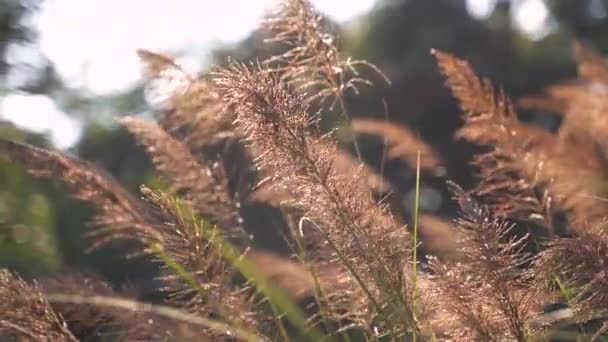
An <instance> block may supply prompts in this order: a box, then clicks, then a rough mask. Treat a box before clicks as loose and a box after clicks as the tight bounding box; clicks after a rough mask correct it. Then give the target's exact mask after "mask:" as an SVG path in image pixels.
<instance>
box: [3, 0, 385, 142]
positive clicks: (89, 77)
mask: <svg viewBox="0 0 608 342" xmlns="http://www.w3.org/2000/svg"><path fill="white" fill-rule="evenodd" d="M375 2H376V0H312V3H313V4H314V5H315V6H316V8H317V9H318V10H320V11H321V12H323V13H325V14H327V15H328V16H330V17H331V18H332V19H334V20H337V21H345V20H348V19H351V18H353V17H355V16H359V15H362V14H364V13H365V12H367V11H369V10H370V9H371V8H372V6H373V5H374V3H375ZM276 3H277V2H276V0H126V1H125V0H86V1H84V0H47V1H45V2H43V4H42V10H41V12H40V13H39V14H38V15H35V16H33V17H32V18H30V20H31V21H32V23H33V25H34V26H35V28H36V29H37V30H38V32H39V44H40V50H41V52H42V53H43V54H44V56H46V57H47V58H48V59H49V60H50V61H51V62H52V63H53V64H54V66H55V69H56V71H57V73H58V75H59V77H61V79H62V80H63V82H64V83H65V84H66V85H67V86H68V87H71V88H76V89H82V90H84V91H86V92H88V93H89V94H88V95H93V96H95V95H111V94H114V93H119V92H121V91H125V90H128V89H129V88H131V87H133V86H135V85H136V84H137V82H138V81H139V77H140V74H139V72H140V64H139V60H138V58H137V55H136V54H135V50H136V49H138V48H144V49H148V50H152V51H157V52H165V53H173V54H175V53H177V54H180V55H181V56H180V57H179V58H178V59H177V60H178V62H181V61H185V62H186V67H187V68H188V69H189V70H191V71H193V72H198V71H200V70H201V69H202V68H203V67H204V66H205V63H207V61H208V60H209V57H210V52H211V49H212V48H213V47H214V45H217V44H221V43H235V42H238V41H239V40H241V39H244V38H245V37H247V35H248V34H249V33H250V32H251V31H252V30H253V29H254V28H255V27H256V26H257V25H258V24H259V20H260V19H261V18H262V16H263V15H264V13H266V12H267V11H268V10H269V9H271V7H272V6H274V5H275V4H276ZM15 51H17V52H18V50H15ZM14 55H15V58H17V57H18V56H17V54H16V53H15V54H14ZM16 76H19V75H16ZM18 81H20V79H19V78H18V77H17V78H16V80H15V82H14V83H19V82H18ZM1 110H2V113H1V114H2V117H4V118H5V119H8V120H10V121H13V122H14V123H15V124H17V125H18V126H20V127H23V128H25V129H30V130H32V131H35V132H49V133H50V135H51V139H52V141H53V143H54V144H55V145H56V146H57V147H58V148H68V147H70V146H71V145H73V144H75V143H76V142H77V141H78V139H79V137H80V134H81V131H80V130H81V125H80V124H79V123H78V122H76V121H74V120H73V119H71V118H70V117H68V116H67V115H65V114H64V113H62V112H61V111H60V110H58V108H57V106H56V105H55V104H54V102H53V101H52V100H51V99H50V98H48V97H45V96H27V95H10V96H7V97H6V98H4V99H3V100H2V103H1Z"/></svg>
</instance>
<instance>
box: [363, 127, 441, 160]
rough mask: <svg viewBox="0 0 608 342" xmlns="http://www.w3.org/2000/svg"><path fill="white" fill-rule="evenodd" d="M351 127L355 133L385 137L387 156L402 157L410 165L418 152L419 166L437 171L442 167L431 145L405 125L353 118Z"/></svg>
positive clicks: (390, 157)
mask: <svg viewBox="0 0 608 342" xmlns="http://www.w3.org/2000/svg"><path fill="white" fill-rule="evenodd" d="M352 129H353V131H354V132H355V133H357V134H375V135H379V136H382V137H384V138H386V140H387V143H388V152H387V154H386V155H387V157H388V158H389V159H397V158H399V159H403V160H404V161H406V162H407V163H408V164H409V165H410V166H412V167H413V166H415V165H416V162H417V158H418V152H420V168H421V169H422V170H428V171H437V169H438V168H441V167H442V162H441V158H440V157H439V155H438V154H437V152H436V151H434V150H433V148H432V147H431V146H429V145H428V144H427V143H425V142H424V141H422V140H421V139H420V138H419V137H417V136H416V134H415V133H414V132H413V131H412V130H411V129H410V128H409V127H407V126H401V125H398V124H396V123H391V122H388V121H385V120H376V119H353V121H352Z"/></svg>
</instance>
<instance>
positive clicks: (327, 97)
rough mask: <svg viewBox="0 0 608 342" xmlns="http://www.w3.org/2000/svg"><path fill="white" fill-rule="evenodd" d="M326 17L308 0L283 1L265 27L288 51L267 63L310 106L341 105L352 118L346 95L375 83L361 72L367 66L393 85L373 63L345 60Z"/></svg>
mask: <svg viewBox="0 0 608 342" xmlns="http://www.w3.org/2000/svg"><path fill="white" fill-rule="evenodd" d="M323 26H324V24H323V18H322V17H321V16H320V15H319V14H318V13H316V11H315V10H314V9H313V7H312V5H311V4H310V2H308V1H306V0H289V1H283V2H282V3H281V4H280V6H279V8H278V9H277V10H276V11H275V12H274V13H272V15H271V16H270V18H269V19H267V20H266V21H265V23H264V25H263V27H264V28H265V29H267V30H269V31H270V33H271V34H272V38H269V39H268V40H267V41H268V42H272V43H279V44H280V45H282V46H286V47H287V48H288V49H287V51H286V52H285V53H283V54H281V55H278V56H273V57H272V58H270V59H269V60H268V61H266V62H265V63H267V64H268V65H270V66H271V67H272V68H273V70H276V71H279V72H281V74H282V79H283V80H284V81H286V82H288V83H290V84H292V85H294V87H295V90H296V91H297V92H298V93H300V94H304V98H303V100H304V101H305V102H306V103H312V102H317V101H318V103H319V104H320V105H321V106H323V105H324V104H325V103H329V108H330V109H333V108H334V107H335V106H336V104H338V105H339V110H340V113H342V114H343V115H345V116H346V117H348V109H347V108H346V103H345V99H344V92H345V91H348V90H352V91H354V92H355V93H356V94H358V93H359V87H361V86H372V85H373V82H371V81H370V80H369V79H367V78H364V77H361V76H360V72H359V71H358V69H359V68H360V67H367V68H368V69H369V70H371V71H372V72H373V73H374V74H375V75H376V76H377V77H380V78H381V79H383V80H384V81H385V82H386V83H390V81H389V80H388V78H387V77H386V76H385V75H384V74H383V73H382V72H381V71H380V70H379V69H378V68H377V67H376V66H375V65H373V64H371V63H369V62H367V61H362V60H351V59H347V60H341V59H340V56H339V51H338V49H337V47H336V43H335V40H336V37H334V36H333V35H332V34H330V33H328V32H326V31H325V30H324V27H323Z"/></svg>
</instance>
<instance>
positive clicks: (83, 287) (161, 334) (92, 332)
mask: <svg viewBox="0 0 608 342" xmlns="http://www.w3.org/2000/svg"><path fill="white" fill-rule="evenodd" d="M41 287H42V289H43V290H44V293H45V294H49V293H65V294H70V295H79V296H109V297H116V296H117V294H116V293H115V291H114V290H113V289H112V287H111V286H110V285H109V284H108V283H106V282H104V281H103V280H101V279H98V278H97V277H95V276H93V275H91V276H85V275H83V274H80V273H74V272H63V273H61V274H57V275H53V276H51V277H48V278H46V279H43V280H41ZM51 305H52V307H53V309H54V310H56V312H57V313H59V314H60V315H61V317H63V319H64V320H65V322H66V324H67V326H68V327H69V329H70V331H72V332H73V333H74V335H76V336H77V337H78V338H79V339H80V340H91V339H95V338H101V337H105V338H115V339H117V340H119V341H142V342H143V341H152V340H162V339H165V338H168V337H169V336H171V335H172V334H173V332H172V331H174V330H176V329H173V327H172V326H171V325H170V324H169V322H166V321H162V320H159V319H153V318H152V317H149V316H147V315H145V314H142V313H140V312H125V311H124V310H121V309H116V308H108V307H103V306H95V305H75V304H70V303H54V302H51Z"/></svg>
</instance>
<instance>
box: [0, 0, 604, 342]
mask: <svg viewBox="0 0 608 342" xmlns="http://www.w3.org/2000/svg"><path fill="white" fill-rule="evenodd" d="M261 30H264V31H265V32H266V33H267V34H268V35H269V37H270V38H269V39H268V43H269V44H272V47H273V51H275V55H274V56H271V57H270V58H268V59H266V60H258V61H257V62H255V63H251V62H237V61H228V62H227V63H226V64H225V65H223V66H218V67H216V68H214V69H212V70H211V71H210V72H209V74H207V75H204V76H202V77H194V76H192V75H189V74H188V73H187V72H185V71H184V70H183V69H182V68H181V67H180V66H179V65H178V64H176V63H175V62H174V61H173V60H172V59H171V58H169V57H166V56H162V55H159V54H156V53H152V52H149V51H143V50H141V51H139V56H140V58H141V61H142V65H143V80H144V84H145V95H146V100H147V102H148V104H149V106H150V110H151V111H153V112H154V113H156V114H157V120H156V121H149V120H145V119H143V118H140V117H133V116H132V117H124V118H122V119H121V120H120V124H121V125H123V126H124V127H125V128H126V129H127V130H128V131H129V132H130V133H131V134H132V135H133V136H134V137H135V139H136V141H137V142H138V143H139V144H141V145H142V146H143V147H144V148H145V150H146V151H147V153H148V154H149V156H150V158H151V160H152V162H153V164H154V166H155V169H156V171H157V172H158V174H159V175H160V176H162V178H163V179H164V181H165V182H166V184H168V188H167V189H164V190H161V189H150V188H148V187H145V186H142V187H141V191H140V193H139V194H138V195H135V194H132V193H130V192H129V191H127V190H126V189H125V188H124V187H123V186H122V185H121V184H119V183H118V182H117V181H116V180H115V179H114V178H113V177H112V176H111V175H109V174H108V173H106V172H104V170H102V169H100V168H98V167H96V166H95V165H93V164H92V163H89V162H86V161H83V160H78V159H76V158H73V157H71V156H68V155H66V154H63V153H60V152H55V151H49V150H45V149H41V148H37V147H33V146H30V145H25V144H20V143H16V142H12V141H6V140H1V141H0V150H1V151H2V152H3V153H4V154H5V155H7V156H8V157H9V158H11V159H12V160H14V161H15V162H19V163H21V164H22V165H23V166H24V167H25V168H26V169H27V171H28V172H29V173H30V174H32V175H34V176H37V177H45V178H50V179H53V180H56V181H59V182H62V183H64V184H66V185H67V186H68V188H69V189H70V190H71V192H72V194H73V195H74V197H75V198H77V199H79V200H82V201H86V202H89V203H90V204H92V205H93V206H94V207H95V208H96V209H97V211H96V216H95V217H94V219H93V222H92V223H93V225H94V228H93V229H92V231H91V232H90V233H89V234H88V238H89V241H90V242H91V244H90V246H87V247H88V248H90V249H97V248H103V247H104V246H105V245H107V244H112V243H115V242H116V241H119V240H126V241H131V242H133V243H132V244H131V246H135V249H136V250H134V251H133V254H134V255H136V256H138V257H141V258H145V260H149V261H150V262H152V263H156V264H157V265H159V267H160V273H159V276H158V283H157V284H156V285H157V286H158V288H157V289H156V290H157V291H158V292H159V293H162V302H154V303H148V302H145V301H143V300H141V299H140V298H137V296H133V295H132V294H131V295H130V294H128V293H121V292H119V291H116V290H115V289H113V288H112V287H110V286H109V285H108V284H106V283H105V282H104V281H103V280H102V279H99V278H98V277H97V276H95V275H91V274H86V275H85V274H79V273H76V272H72V273H66V274H60V275H57V276H54V277H51V278H45V279H39V280H38V281H36V282H31V283H28V282H26V281H24V280H22V279H21V278H20V277H19V275H17V274H15V273H12V272H10V271H1V272H0V337H2V339H3V340H4V338H8V339H9V340H40V341H47V340H49V341H63V340H74V341H77V340H82V341H85V340H86V341H92V340H125V341H135V340H141V341H149V340H196V341H199V340H214V341H215V340H222V341H231V340H251V341H253V340H269V341H280V340H285V341H287V340H309V341H317V340H325V341H367V340H370V341H379V340H382V341H385V340H386V341H393V340H412V341H416V340H425V341H426V340H430V341H433V340H437V341H439V340H441V341H443V340H455V341H511V340H513V341H537V340H539V341H545V340H547V341H548V340H556V341H558V340H559V341H564V340H572V341H575V340H590V339H597V340H601V339H602V337H603V336H604V335H605V333H606V332H608V233H606V230H605V229H604V220H605V218H606V217H607V216H608V201H606V200H605V199H604V198H606V195H607V194H606V192H608V188H607V187H606V184H608V183H607V181H608V176H606V171H607V170H606V168H605V167H606V165H608V164H607V163H606V161H607V160H606V155H607V153H608V150H607V149H608V144H607V143H605V142H604V141H608V139H607V138H608V121H607V119H606V118H604V117H603V115H608V65H607V64H605V63H604V61H603V59H602V58H601V57H600V56H598V55H597V54H596V53H595V52H594V51H592V50H591V49H589V48H587V47H584V46H582V45H580V44H576V45H575V53H576V56H577V59H578V63H579V79H578V80H576V81H575V82H569V83H567V84H557V85H554V86H552V87H550V88H549V89H548V90H547V92H546V94H544V95H542V96H534V97H527V98H523V99H519V100H518V101H512V100H511V99H510V98H509V97H508V96H507V95H506V94H505V93H504V92H503V91H502V90H501V89H498V88H496V87H494V86H493V85H492V84H491V82H490V81H488V80H486V79H481V78H479V77H478V76H476V74H475V73H474V71H473V70H472V68H471V67H470V66H469V64H468V63H467V62H466V61H464V60H461V59H459V58H457V57H455V56H453V55H451V54H449V53H447V52H442V51H435V50H434V51H432V56H434V57H435V58H436V59H437V63H438V66H439V71H440V72H441V74H443V75H444V76H445V79H446V85H447V87H449V89H450V90H451V91H452V93H453V95H454V97H455V98H456V99H457V100H458V101H459V103H460V107H461V110H462V119H463V126H462V127H461V128H460V129H459V130H458V132H457V133H456V136H455V138H457V139H464V140H466V141H469V142H472V143H475V144H478V145H481V146H484V147H485V149H484V150H483V152H482V153H481V154H479V155H477V156H476V157H475V158H474V160H473V165H474V167H475V168H476V170H478V173H479V178H478V180H479V182H478V183H477V184H476V185H475V186H474V187H472V188H470V189H462V188H461V187H460V186H458V185H456V184H454V183H453V182H451V181H450V180H449V174H447V173H446V168H445V167H444V166H443V164H442V158H441V156H440V155H439V154H438V153H436V152H435V151H434V149H433V148H432V147H431V146H430V145H428V144H426V143H425V142H424V141H421V140H420V139H419V138H418V137H417V136H416V134H415V133H414V132H413V131H412V130H410V128H408V127H404V126H399V125H396V124H394V123H391V122H390V121H386V120H376V119H369V118H368V119H362V118H352V117H351V114H350V112H351V111H350V110H349V101H348V97H354V96H359V94H360V93H361V92H362V91H364V88H367V87H374V86H378V85H379V84H378V83H381V86H382V87H387V86H390V81H389V80H388V79H387V78H386V76H385V75H384V74H383V73H382V72H381V71H380V70H379V69H378V68H377V67H376V66H374V65H373V64H371V63H369V62H366V61H358V60H353V59H351V58H343V56H341V54H340V51H339V50H338V48H337V46H336V44H335V37H333V36H332V35H331V34H329V33H327V32H326V31H325V25H324V21H323V19H322V18H321V17H320V16H319V15H318V14H317V13H316V12H315V11H314V9H313V8H312V7H311V6H310V4H309V3H308V2H306V1H305V0H285V1H283V3H282V4H281V5H280V6H279V8H278V9H277V11H276V12H273V13H272V14H271V15H270V16H269V17H268V19H267V20H266V21H265V22H264V24H263V25H262V27H261ZM277 51H278V52H277ZM429 58H432V57H431V56H429ZM347 95H348V96H347ZM378 101H379V102H380V107H383V108H385V109H386V110H388V107H389V105H390V103H387V102H386V101H385V100H384V99H379V100H378ZM519 107H526V108H528V107H534V108H540V109H550V110H551V111H557V112H559V113H560V115H562V119H563V120H562V123H561V126H560V127H559V129H558V130H557V132H550V131H548V130H545V129H544V128H542V127H540V126H534V125H531V124H528V123H525V122H523V121H521V120H520V118H519V117H518V114H517V110H518V108H519ZM328 112H331V113H333V114H336V115H337V117H338V118H339V120H338V123H337V125H336V127H335V128H334V129H332V130H329V131H326V130H323V129H322V128H321V127H322V125H321V124H320V120H321V118H322V116H323V114H324V113H328ZM446 115H449V114H448V113H446ZM591 122H592V123H593V124H589V123H591ZM357 134H372V135H378V136H381V137H382V138H383V139H384V141H385V145H386V150H385V155H384V159H385V160H392V159H401V160H404V161H405V162H407V163H408V164H409V165H411V166H412V168H413V169H414V170H416V171H417V174H418V178H417V184H419V182H420V175H423V176H424V175H433V177H437V178H440V179H441V180H442V183H443V184H445V186H446V187H447V188H449V189H450V191H451V193H452V194H453V196H454V201H455V203H457V205H458V207H459V215H458V217H457V218H455V219H454V220H453V221H449V220H445V219H442V218H439V217H435V216H432V215H429V214H421V213H419V212H418V207H419V205H418V199H419V197H420V193H419V191H418V193H417V194H416V203H415V206H414V210H413V214H408V213H404V212H403V210H400V208H399V206H398V205H397V203H402V202H403V198H401V197H403V194H400V193H399V192H398V191H395V189H394V187H393V186H392V185H391V184H390V180H389V179H387V178H385V177H384V175H383V173H382V171H381V170H380V171H378V170H375V169H374V168H372V167H369V166H367V165H366V164H364V163H363V162H362V155H361V154H362V152H361V149H360V146H359V143H358V142H357V140H356V137H357ZM348 145H352V146H353V151H354V153H352V154H351V153H349V152H347V151H346V150H343V149H342V147H343V146H348ZM251 203H257V204H261V205H264V206H267V207H271V208H274V209H275V210H274V211H271V213H272V214H273V215H275V216H277V217H274V220H270V221H268V222H271V221H272V222H277V223H276V224H273V225H269V226H268V227H267V229H268V230H267V231H251V230H250V229H249V228H250V227H251V225H250V224H248V223H249V222H248V221H250V220H257V219H259V218H257V217H255V215H253V216H252V215H243V208H244V207H245V206H247V205H250V204H251ZM558 217H560V218H564V217H565V219H557V218H558ZM564 221H565V222H564ZM408 222H412V224H407V223H408ZM265 234H279V235H280V236H281V237H282V238H283V240H284V243H285V245H286V246H287V249H288V250H289V253H284V252H281V253H279V252H277V251H276V250H275V251H271V250H269V249H267V248H265V247H262V246H260V245H259V243H258V241H259V236H260V235H265ZM133 254H129V255H125V258H127V257H133ZM135 293H137V291H135Z"/></svg>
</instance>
